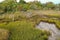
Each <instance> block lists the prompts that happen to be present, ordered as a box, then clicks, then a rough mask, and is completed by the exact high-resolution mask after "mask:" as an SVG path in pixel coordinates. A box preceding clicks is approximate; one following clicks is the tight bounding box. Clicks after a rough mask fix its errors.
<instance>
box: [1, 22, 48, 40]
mask: <svg viewBox="0 0 60 40" xmlns="http://www.w3.org/2000/svg"><path fill="white" fill-rule="evenodd" d="M0 28H4V29H8V30H10V37H9V40H46V39H47V38H48V34H47V33H46V31H42V30H38V29H35V28H34V24H33V22H28V21H16V22H10V23H9V24H7V25H6V23H0Z"/></svg>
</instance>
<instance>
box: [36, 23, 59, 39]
mask: <svg viewBox="0 0 60 40" xmlns="http://www.w3.org/2000/svg"><path fill="white" fill-rule="evenodd" d="M36 28H38V29H42V30H47V31H50V32H51V36H49V39H48V40H57V38H58V37H60V30H59V29H58V28H57V27H56V25H55V24H50V23H46V22H40V24H39V25H37V26H36Z"/></svg>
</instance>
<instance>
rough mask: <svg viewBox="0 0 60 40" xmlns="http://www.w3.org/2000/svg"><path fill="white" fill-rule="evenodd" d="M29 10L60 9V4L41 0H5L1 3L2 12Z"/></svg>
mask: <svg viewBox="0 0 60 40" xmlns="http://www.w3.org/2000/svg"><path fill="white" fill-rule="evenodd" d="M27 10H60V4H54V3H53V2H47V3H44V4H42V3H41V2H39V1H34V2H25V1H24V0H20V1H19V2H16V0H5V1H3V2H1V3H0V13H4V12H11V11H13V12H14V11H27Z"/></svg>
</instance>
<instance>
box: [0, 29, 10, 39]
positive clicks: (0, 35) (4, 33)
mask: <svg viewBox="0 0 60 40" xmlns="http://www.w3.org/2000/svg"><path fill="white" fill-rule="evenodd" d="M8 37H9V31H8V30H5V29H0V40H8Z"/></svg>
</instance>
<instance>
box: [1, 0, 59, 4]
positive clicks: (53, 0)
mask: <svg viewBox="0 0 60 40" xmlns="http://www.w3.org/2000/svg"><path fill="white" fill-rule="evenodd" d="M1 1H3V0H0V2H1ZM25 1H27V2H30V1H34V0H25ZM38 1H40V2H41V3H46V2H54V3H55V4H58V3H60V0H38Z"/></svg>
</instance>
